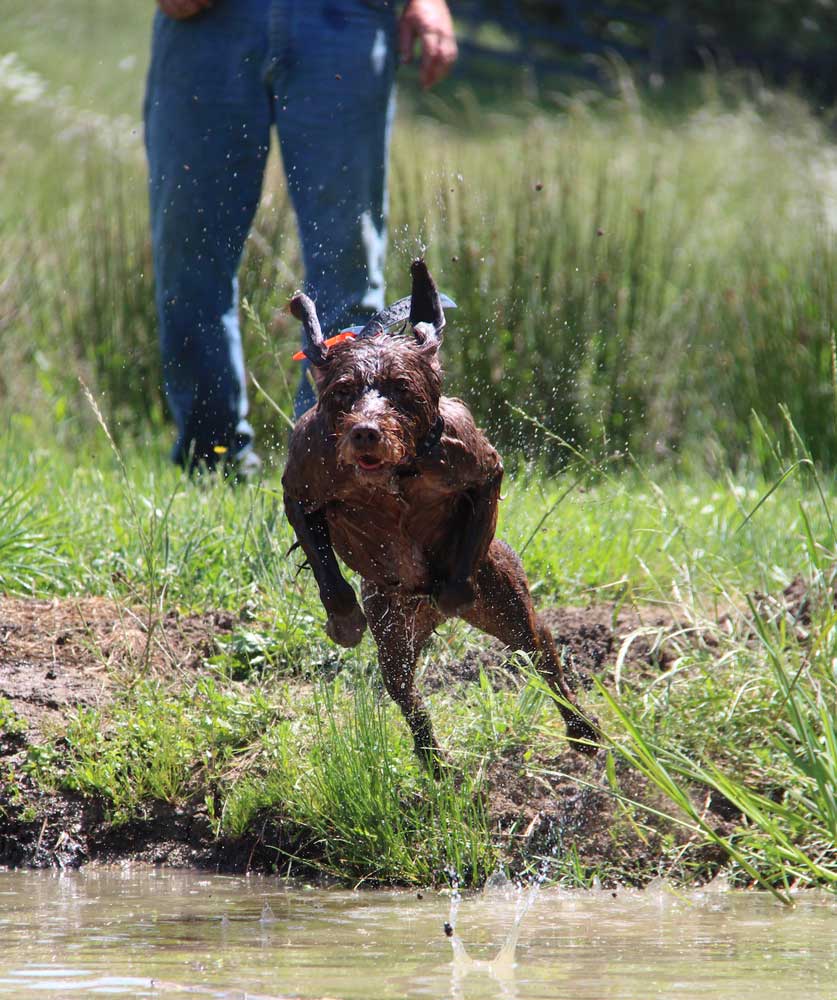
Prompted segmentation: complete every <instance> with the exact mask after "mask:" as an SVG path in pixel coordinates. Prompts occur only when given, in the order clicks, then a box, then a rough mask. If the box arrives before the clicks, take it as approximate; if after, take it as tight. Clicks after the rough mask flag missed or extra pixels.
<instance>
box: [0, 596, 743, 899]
mask: <svg viewBox="0 0 837 1000" xmlns="http://www.w3.org/2000/svg"><path fill="white" fill-rule="evenodd" d="M544 616H545V617H546V619H547V621H548V622H549V624H550V626H551V628H552V630H553V633H554V635H555V637H556V640H557V642H558V643H559V644H560V646H561V647H563V649H564V653H565V658H566V662H567V664H568V666H569V667H570V668H571V669H572V671H573V672H574V674H575V676H576V679H577V681H578V682H579V683H581V684H583V685H586V684H589V682H590V679H591V677H592V675H593V674H602V673H604V675H605V676H607V675H608V672H609V671H611V672H612V670H613V669H614V666H615V665H616V664H617V662H618V669H619V671H620V674H621V676H622V678H630V679H631V682H634V683H642V680H643V678H650V677H654V676H659V673H660V671H661V670H663V669H665V668H666V666H667V664H668V663H669V661H670V659H671V657H672V655H673V654H672V650H673V648H674V646H673V643H675V642H676V641H677V636H678V634H679V632H680V631H681V630H680V628H679V626H678V624H677V623H676V622H675V621H674V620H673V619H672V617H671V616H670V615H667V614H664V613H654V612H650V613H647V614H645V615H642V616H641V615H640V614H638V613H637V612H636V611H634V610H631V609H624V608H622V609H619V610H617V609H615V608H614V607H612V606H609V605H596V606H594V607H590V608H586V609H581V608H565V609H558V608H554V609H548V610H547V611H545V612H544ZM237 627H243V623H242V622H240V621H238V620H237V619H236V618H235V616H233V615H231V614H228V613H214V614H206V615H202V616H197V615H191V616H180V615H178V614H177V613H171V614H169V615H167V616H166V617H164V618H163V619H161V620H153V621H151V624H150V625H149V621H148V619H146V618H145V617H144V615H143V613H142V612H141V611H136V610H135V611H126V610H125V609H124V608H120V607H117V606H116V605H114V604H112V603H110V602H108V601H104V600H99V599H92V598H88V599H84V600H77V601H58V600H55V601H49V602H47V601H30V600H18V599H9V598H0V864H3V865H11V866H31V867H50V866H57V867H77V866H79V865H82V864H85V863H88V862H115V861H122V860H135V861H142V862H148V863H153V864H167V865H174V866H193V867H200V868H211V869H217V870H223V871H245V870H261V871H272V870H276V868H277V867H281V869H282V870H283V871H285V870H287V864H288V862H287V857H288V856H297V857H299V855H300V854H301V853H302V854H303V855H304V854H305V851H306V850H308V849H309V848H307V846H306V845H305V844H304V843H302V842H300V834H299V832H298V831H294V830H293V829H288V828H284V827H283V826H282V824H281V823H277V822H276V821H275V820H274V819H271V818H270V817H267V818H266V819H265V821H264V823H263V824H262V825H261V827H260V828H259V829H257V830H254V831H253V832H252V833H251V834H250V835H249V836H246V837H242V838H241V839H238V840H217V839H215V837H214V836H213V829H212V825H211V823H210V820H209V817H208V815H207V810H206V805H205V802H204V801H203V798H200V799H199V800H197V801H195V802H192V803H184V804H181V805H179V806H177V807H174V806H171V805H168V804H166V803H155V804H153V805H150V806H149V807H148V809H147V810H146V812H145V814H144V816H143V817H142V818H141V819H134V820H132V821H131V822H129V823H127V824H122V825H118V826H113V825H111V824H110V823H108V822H107V820H106V813H105V807H104V804H103V803H102V802H99V801H96V800H94V799H90V798H83V797H81V796H78V795H74V794H71V793H66V792H60V791H54V792H48V791H44V790H43V789H41V788H39V787H38V786H37V785H36V783H35V782H34V781H33V779H32V777H31V775H30V774H28V773H27V760H28V759H30V757H31V754H32V748H33V747H34V748H37V747H38V746H39V745H41V744H43V743H44V742H45V741H46V740H47V739H48V738H50V737H53V738H54V736H55V734H56V733H60V732H61V730H62V725H63V722H64V721H65V720H66V719H67V718H68V717H69V716H70V715H71V713H73V712H75V711H77V710H78V709H79V708H82V707H85V706H87V707H91V706H102V705H105V704H107V702H108V701H109V700H110V699H111V698H113V697H114V696H115V695H116V694H117V693H118V692H119V691H120V689H121V687H122V686H124V684H125V683H126V682H128V681H129V679H130V678H132V677H136V676H137V671H138V670H140V671H141V672H143V673H144V674H152V675H157V676H165V677H166V679H167V680H174V681H176V680H177V679H178V677H180V678H182V679H183V681H184V682H187V683H188V682H189V681H192V682H193V681H194V679H195V676H196V674H197V673H198V672H199V671H200V670H201V669H202V666H203V662H204V660H205V658H206V657H207V656H210V655H212V653H213V652H215V651H216V650H217V645H216V643H217V640H218V639H219V638H221V639H223V638H224V637H225V636H226V637H228V636H229V635H230V634H231V633H232V632H233V631H234V630H235V629H236V628H237ZM480 669H485V670H486V672H487V673H488V675H489V676H490V677H491V678H492V681H493V683H495V684H496V686H502V685H504V684H508V683H511V682H512V680H511V678H510V671H511V670H513V667H510V665H509V663H508V662H507V660H506V656H505V653H504V650H503V648H502V647H501V646H500V645H499V644H496V645H494V644H489V645H488V646H486V647H485V648H481V649H480V650H479V651H477V652H469V653H468V654H467V655H466V656H465V657H464V658H463V659H461V660H460V661H459V662H457V663H454V664H452V665H447V666H445V667H439V666H437V665H435V664H434V663H433V662H432V661H431V662H430V663H429V665H428V667H427V668H426V670H425V672H424V676H423V678H422V684H423V686H424V687H425V689H428V690H433V689H434V688H437V687H439V686H441V685H442V684H445V685H450V684H454V683H468V682H470V681H473V680H475V679H476V678H477V677H478V676H479V672H480ZM4 712H5V724H4ZM60 746H61V744H60V742H59V748H60ZM601 756H602V755H600V757H601ZM531 763H532V762H531V761H524V760H523V759H522V751H520V752H515V751H512V752H510V753H509V754H508V755H506V756H501V757H500V758H499V759H496V760H494V761H493V763H492V764H491V765H490V766H489V768H488V771H487V774H486V787H487V790H488V791H487V794H488V809H489V815H490V819H491V825H492V829H494V830H497V833H498V837H499V838H501V839H502V840H503V842H504V848H505V852H506V854H507V856H508V857H509V858H510V859H512V860H513V861H517V862H519V863H520V864H521V865H523V864H525V863H526V862H527V861H528V862H531V861H532V859H533V858H537V857H541V856H548V855H549V854H550V853H554V852H555V851H566V850H567V849H570V848H571V849H573V850H575V851H576V852H577V854H578V858H579V863H580V864H581V865H583V866H585V868H588V869H591V868H599V867H601V868H602V869H605V868H606V869H609V870H618V871H620V872H622V873H623V875H624V878H625V879H628V880H633V881H637V882H642V881H643V880H647V878H650V877H652V876H653V875H655V874H658V873H660V872H662V871H665V868H666V856H667V854H668V853H669V852H670V851H671V850H672V846H673V845H675V844H678V843H682V841H683V834H682V833H681V832H680V830H679V828H678V827H676V825H674V824H666V823H665V822H664V821H658V822H656V823H655V826H654V828H653V829H649V827H648V826H647V824H643V828H642V830H640V829H639V827H638V826H637V824H636V823H635V822H634V820H633V818H632V817H626V815H625V810H624V807H622V806H620V805H618V803H617V802H616V801H615V800H614V798H613V796H611V795H609V794H608V793H607V792H604V791H597V790H595V789H591V787H590V786H591V785H606V778H605V775H604V774H603V773H602V768H603V760H601V759H600V760H598V761H592V762H591V761H590V760H589V759H587V758H584V757H581V756H579V755H577V754H574V753H572V752H569V751H568V752H566V753H563V754H561V756H560V757H558V758H557V759H553V760H540V761H536V762H535V763H537V764H538V765H539V767H540V768H541V769H543V768H547V769H548V770H549V772H550V773H551V774H552V775H553V777H552V778H550V780H546V779H545V778H544V777H543V776H539V775H537V774H533V769H532V768H531V767H530V766H529V764H531ZM535 770H537V769H535ZM619 781H620V787H621V789H622V791H623V793H624V794H626V795H628V796H629V797H630V798H631V799H633V800H635V801H639V802H647V803H648V804H649V805H659V803H657V802H656V801H655V800H654V796H653V795H652V794H651V793H650V792H649V790H648V789H647V787H645V785H644V782H643V780H642V779H641V778H640V777H639V776H637V775H631V774H629V773H627V771H622V772H621V773H620V774H619ZM706 805H707V808H710V807H711V803H707V804H706ZM716 818H717V821H718V824H719V825H723V824H724V822H725V820H724V818H723V817H722V816H721V815H720V814H719V815H718V816H717V817H716ZM718 860H719V861H720V860H721V858H720V857H719V858H718Z"/></svg>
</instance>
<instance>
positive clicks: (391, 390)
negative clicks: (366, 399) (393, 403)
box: [385, 382, 410, 400]
mask: <svg viewBox="0 0 837 1000" xmlns="http://www.w3.org/2000/svg"><path fill="white" fill-rule="evenodd" d="M409 392H410V387H409V386H408V385H407V383H406V382H390V383H389V385H387V387H386V392H385V395H386V396H388V397H389V398H390V399H394V400H399V399H404V397H405V396H407V395H409Z"/></svg>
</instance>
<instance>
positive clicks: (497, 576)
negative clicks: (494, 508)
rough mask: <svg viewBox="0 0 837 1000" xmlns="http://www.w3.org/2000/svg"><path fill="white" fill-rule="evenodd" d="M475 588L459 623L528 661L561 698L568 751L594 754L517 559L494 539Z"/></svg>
mask: <svg viewBox="0 0 837 1000" xmlns="http://www.w3.org/2000/svg"><path fill="white" fill-rule="evenodd" d="M475 582H476V593H477V599H476V602H475V603H474V606H473V607H472V608H469V609H468V610H466V611H464V612H463V613H462V617H463V618H464V619H465V621H467V622H468V623H469V624H470V625H473V626H474V627H475V628H478V629H480V630H481V631H482V632H487V633H488V634H489V635H493V636H494V637H495V638H497V639H500V641H501V642H504V643H505V644H506V645H507V646H510V647H511V648H512V649H520V650H522V651H523V652H524V653H527V654H528V655H529V656H531V657H532V659H533V660H534V662H535V664H536V666H537V668H538V670H539V671H540V673H541V674H542V675H543V676H544V678H545V679H546V681H547V682H548V683H549V686H550V687H551V688H552V690H553V691H555V693H556V694H558V695H560V696H561V701H560V702H559V704H558V708H559V710H560V712H561V715H562V716H563V719H564V724H565V725H566V727H567V736H568V737H569V739H570V740H571V741H572V746H573V749H574V750H578V751H580V752H581V753H590V754H593V753H595V752H596V751H597V749H598V746H597V745H596V743H597V740H598V733H597V732H596V729H595V726H594V725H593V724H592V723H591V722H588V721H587V719H585V718H584V716H582V715H581V713H580V712H579V711H578V710H577V709H576V708H574V705H575V696H574V695H573V693H572V691H571V690H570V687H569V685H568V684H567V680H566V677H565V676H564V671H563V669H562V667H561V660H560V658H559V657H558V653H557V651H556V649H555V643H554V641H553V639H552V635H551V633H550V631H549V629H548V628H547V627H546V626H545V625H544V624H543V622H541V621H540V620H539V618H538V616H537V615H536V614H535V609H534V606H533V605H532V597H531V595H530V593H529V584H528V582H527V580H526V572H525V570H524V569H523V564H522V563H521V561H520V558H519V557H518V556H517V554H516V553H515V552H514V550H513V549H511V548H510V547H509V546H508V545H506V543H505V542H501V541H499V540H498V539H494V541H492V543H491V547H490V548H489V550H488V555H487V556H486V558H485V559H484V560H483V562H482V563H481V564H480V566H479V568H478V569H477V572H476V581H475Z"/></svg>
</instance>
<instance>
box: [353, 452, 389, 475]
mask: <svg viewBox="0 0 837 1000" xmlns="http://www.w3.org/2000/svg"><path fill="white" fill-rule="evenodd" d="M355 462H356V463H357V467H358V468H359V469H362V470H363V471H364V472H376V471H377V470H378V469H382V468H383V467H384V465H385V464H386V463H385V462H383V461H381V459H380V458H376V457H375V456H374V455H358V456H357V458H356V459H355Z"/></svg>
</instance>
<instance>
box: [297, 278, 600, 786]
mask: <svg viewBox="0 0 837 1000" xmlns="http://www.w3.org/2000/svg"><path fill="white" fill-rule="evenodd" d="M411 271H412V279H413V287H412V295H411V296H410V298H409V299H403V300H401V302H399V303H396V304H395V306H392V307H390V309H389V310H384V312H383V313H381V314H379V315H378V316H377V317H375V319H373V320H371V321H370V322H369V323H368V324H367V325H366V327H364V328H363V329H361V330H359V331H357V332H356V335H355V336H354V337H353V338H351V339H342V340H341V339H340V338H339V337H337V338H334V340H335V341H340V342H339V343H332V342H329V343H331V346H329V343H326V342H325V341H324V340H323V334H322V331H321V329H320V325H319V321H318V319H317V314H316V310H315V308H314V305H313V303H312V302H311V300H310V299H308V298H307V297H306V296H305V295H302V294H297V295H295V296H294V298H293V299H292V301H291V311H292V313H293V315H294V316H295V317H296V318H297V319H299V320H300V321H301V322H302V324H303V329H304V344H305V347H304V350H303V352H302V353H304V355H305V356H306V357H307V358H308V359H309V361H310V362H311V364H312V366H313V367H312V371H313V372H314V374H315V378H316V381H317V383H318V389H319V400H318V403H317V405H316V406H315V407H313V408H312V409H310V410H309V411H308V412H307V413H306V414H305V415H304V416H303V417H302V418H301V419H300V421H299V423H298V424H297V425H296V428H295V429H294V431H293V434H292V435H291V440H290V447H289V454H288V463H287V467H286V469H285V474H284V476H283V479H282V485H283V487H284V493H285V510H286V512H287V516H288V520H289V521H290V523H291V525H292V527H293V529H294V532H295V533H296V537H297V539H298V541H299V544H300V546H301V547H302V549H303V551H304V552H305V555H306V556H307V559H308V563H309V565H310V567H311V569H312V571H313V573H314V577H315V579H316V581H317V586H318V587H319V591H320V599H321V600H322V603H323V607H324V608H325V611H326V615H327V621H326V632H327V633H328V635H329V636H330V637H331V639H333V640H334V642H336V643H339V644H340V645H341V646H355V645H357V643H359V642H360V640H361V637H362V635H363V632H364V630H365V629H366V626H367V624H368V626H369V629H370V631H371V633H372V635H373V637H374V639H375V642H376V644H377V646H378V658H379V662H380V666H381V671H382V673H383V678H384V684H385V685H386V689H387V691H388V692H389V694H390V696H391V697H392V698H393V699H394V701H395V702H396V703H397V704H398V706H399V707H400V708H401V711H402V712H403V713H404V717H405V718H406V720H407V723H408V725H409V727H410V729H411V731H412V734H413V739H414V742H415V748H416V752H417V754H418V755H419V757H420V758H422V759H423V760H424V761H425V762H426V763H427V764H428V765H429V766H430V767H432V768H433V769H434V770H437V769H438V763H439V760H440V759H441V752H440V750H439V747H438V744H437V743H436V739H435V737H434V735H433V728H432V725H431V721H430V716H429V715H428V712H427V709H426V707H425V705H424V703H423V701H422V699H421V697H420V695H419V694H418V693H417V691H416V689H415V685H414V675H415V668H416V661H417V659H418V656H419V653H420V652H421V650H422V647H423V646H424V645H425V643H426V642H427V640H428V639H429V637H430V635H431V633H432V632H433V630H434V629H435V628H436V626H437V625H439V623H440V622H441V621H443V620H444V619H445V618H451V617H457V618H463V619H464V620H465V621H467V622H469V623H470V624H471V625H473V626H475V627H476V628H478V629H481V630H482V631H483V632H487V633H488V634H489V635H493V636H496V637H497V638H498V639H500V640H502V641H503V642H504V643H506V644H507V645H508V646H510V647H511V648H512V649H516V650H517V649H519V650H523V651H524V652H526V653H528V654H529V655H530V656H531V657H532V658H533V660H534V662H535V663H536V665H537V667H538V669H539V670H540V672H541V674H542V675H543V676H544V677H545V678H546V680H547V681H548V683H549V684H550V686H551V687H552V689H553V690H554V691H555V692H556V694H558V695H559V696H560V697H559V701H558V704H559V708H560V711H561V714H562V715H563V718H564V721H565V724H566V727H567V735H568V737H569V738H570V740H571V741H572V743H573V746H574V747H575V748H576V749H578V750H581V751H583V752H595V750H596V747H595V740H596V730H595V728H594V726H593V725H592V724H591V723H590V722H588V721H587V720H586V719H585V718H584V717H583V716H582V715H581V714H580V713H579V712H578V710H577V709H576V707H575V699H574V697H573V694H572V692H571V690H570V688H569V686H568V684H567V681H566V679H565V677H564V673H563V671H562V669H561V661H560V659H559V657H558V654H557V652H556V650H555V644H554V642H553V640H552V636H551V635H550V633H549V630H548V629H547V627H546V626H545V625H544V624H543V622H541V621H539V619H538V617H537V615H536V614H535V611H534V608H533V606H532V599H531V596H530V594H529V587H528V583H527V581H526V574H525V572H524V570H523V565H522V564H521V562H520V559H519V558H518V557H517V555H516V554H515V553H514V552H513V551H512V549H511V548H509V546H508V545H506V544H505V543H504V542H501V541H499V540H497V539H495V538H494V532H495V528H496V525H497V503H498V500H499V497H500V483H501V481H502V478H503V465H502V462H501V461H500V456H499V455H498V454H497V452H496V451H495V450H494V448H493V447H492V446H491V444H490V443H489V442H488V440H487V439H486V438H485V436H484V435H483V434H482V432H481V431H480V430H479V429H478V428H477V426H476V425H475V423H474V420H473V418H472V416H471V413H470V411H469V410H468V408H467V407H466V405H465V404H464V403H463V402H462V401H461V400H459V399H453V398H449V397H446V396H443V395H442V371H441V366H440V363H439V357H438V354H439V346H440V344H441V338H442V330H443V328H444V325H445V317H444V310H443V306H442V301H443V300H442V297H440V295H439V293H438V291H437V289H436V286H435V284H434V282H433V279H432V278H431V276H430V274H429V272H428V270H427V267H426V265H425V263H424V261H423V260H417V261H414V262H413V265H412V268H411ZM398 320H405V321H406V322H404V323H403V324H402V328H401V331H400V332H399V333H397V334H392V333H390V332H388V328H389V327H390V326H391V325H392V324H393V322H394V321H398ZM335 553H336V555H337V556H339V557H340V559H342V560H343V562H344V563H346V565H347V566H350V567H351V568H352V569H353V570H355V572H356V573H358V574H359V576H360V577H361V580H362V583H361V595H362V601H363V610H361V608H360V606H359V605H358V602H357V599H356V596H355V592H354V590H353V588H352V587H351V586H350V585H349V584H348V583H347V582H346V580H345V579H344V578H343V576H342V574H341V572H340V566H339V564H338V562H337V558H336V556H335Z"/></svg>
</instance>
